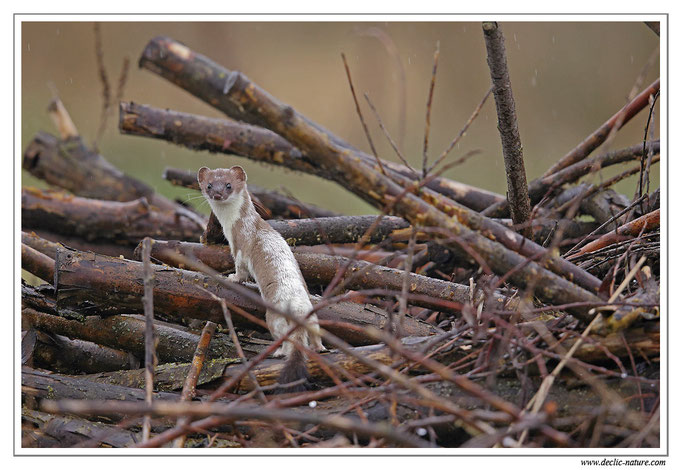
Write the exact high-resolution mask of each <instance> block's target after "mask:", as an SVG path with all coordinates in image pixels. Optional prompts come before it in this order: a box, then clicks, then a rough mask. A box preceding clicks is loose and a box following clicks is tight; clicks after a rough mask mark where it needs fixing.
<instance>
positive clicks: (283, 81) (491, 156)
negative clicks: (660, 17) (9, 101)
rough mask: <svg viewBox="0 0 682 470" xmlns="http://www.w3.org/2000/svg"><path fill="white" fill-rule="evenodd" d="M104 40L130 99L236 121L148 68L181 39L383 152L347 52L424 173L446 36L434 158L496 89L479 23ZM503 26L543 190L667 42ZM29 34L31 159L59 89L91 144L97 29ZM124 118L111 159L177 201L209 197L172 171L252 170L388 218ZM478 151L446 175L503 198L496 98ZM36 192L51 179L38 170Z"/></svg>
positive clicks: (25, 40) (193, 27)
mask: <svg viewBox="0 0 682 470" xmlns="http://www.w3.org/2000/svg"><path fill="white" fill-rule="evenodd" d="M101 30H102V36H103V51H104V62H105V65H106V67H107V70H108V73H109V80H110V82H111V83H112V86H113V87H115V85H116V82H117V80H118V76H119V72H120V67H121V63H122V61H123V58H124V57H126V56H127V57H129V58H130V59H131V68H130V72H129V76H128V84H127V86H126V89H125V93H124V97H123V99H125V100H132V101H135V102H140V103H145V104H149V105H153V106H157V107H164V108H171V109H176V110H179V111H185V112H192V113H199V114H204V115H208V116H213V117H220V116H221V114H220V113H219V112H218V111H216V110H214V109H213V108H211V107H209V106H208V105H206V104H204V103H202V102H200V101H199V100H198V99H196V98H194V97H192V96H191V95H189V94H188V93H186V92H185V91H183V90H181V89H179V88H177V87H175V86H174V85H172V84H170V83H169V82H167V81H165V80H163V79H161V78H159V77H158V76H156V75H154V74H152V73H150V72H148V71H145V70H141V69H139V68H137V65H136V64H137V60H138V59H139V56H140V53H141V52H142V50H143V48H144V46H145V45H146V44H147V42H148V41H149V40H150V39H151V38H153V37H155V36H158V35H166V36H170V37H172V38H174V39H176V40H179V41H181V42H183V43H185V44H186V45H188V46H189V47H190V48H192V49H194V50H195V51H197V52H199V53H202V54H204V55H206V56H208V57H210V58H212V59H213V60H215V61H216V62H218V63H220V64H222V65H224V66H226V67H228V68H231V69H237V70H240V71H241V72H242V73H244V74H246V75H248V76H249V77H250V78H251V79H252V80H253V81H254V82H256V83H257V84H259V85H260V86H262V87H263V88H264V89H266V90H268V92H270V93H271V94H272V95H274V96H276V97H278V98H279V99H280V100H282V101H284V102H286V103H288V104H291V105H292V106H294V107H295V108H296V109H297V110H298V111H300V112H302V113H303V114H305V115H307V116H308V117H309V118H311V119H313V120H315V121H317V122H318V123H320V124H322V125H323V126H325V127H327V128H328V129H330V130H331V131H332V132H334V133H336V134H337V135H339V136H340V137H342V138H344V139H346V140H347V141H349V142H351V143H352V144H354V145H356V146H357V147H359V148H361V149H363V150H365V151H369V146H368V145H367V143H366V140H365V137H364V134H363V132H362V128H361V126H360V123H359V120H358V118H357V116H356V114H355V107H354V104H353V100H352V98H351V95H350V92H349V89H348V84H347V82H346V77H345V73H344V70H343V64H342V61H341V58H340V53H341V52H345V54H346V56H347V57H348V62H349V66H350V68H351V72H352V74H353V79H354V84H355V88H356V91H357V93H358V95H359V98H360V99H361V101H362V106H363V110H364V115H365V119H366V120H367V122H368V124H369V126H370V130H371V132H372V135H373V138H374V142H375V144H376V146H377V149H378V152H379V155H380V156H381V157H383V158H385V159H389V160H394V161H396V160H397V158H396V157H395V155H394V154H393V152H392V150H391V149H390V147H389V145H388V144H387V142H386V139H385V138H384V136H383V135H382V133H381V131H380V130H379V128H378V126H377V125H376V123H375V120H374V119H373V117H372V115H371V112H370V111H369V109H368V108H367V107H366V106H365V104H364V100H362V93H364V92H367V93H368V94H369V95H370V97H371V98H372V100H373V102H374V103H375V105H376V106H377V108H378V110H379V112H380V113H381V115H382V119H383V121H384V123H385V124H386V126H387V127H388V128H389V131H390V132H391V133H392V135H393V136H394V138H395V139H396V140H397V141H399V142H401V143H402V148H403V153H404V154H406V155H408V156H409V160H410V161H411V162H413V163H414V164H415V165H417V166H419V165H420V164H421V149H422V145H423V133H424V115H425V103H426V95H427V91H428V84H429V80H430V74H431V67H432V60H433V51H434V49H435V45H436V42H437V41H440V51H441V52H440V65H439V69H438V76H437V82H436V89H435V96H434V105H433V111H432V117H431V123H432V124H431V137H430V145H429V148H430V152H429V154H430V155H431V157H432V158H435V156H437V155H438V154H439V153H440V152H441V151H442V149H444V148H445V147H446V146H447V145H448V143H449V142H450V140H451V139H452V138H453V137H454V136H455V135H457V133H458V132H459V129H460V128H461V127H462V126H463V124H464V123H465V122H466V120H467V119H468V117H469V116H470V114H471V112H472V111H473V109H474V108H475V107H476V105H477V104H478V102H479V101H480V100H481V98H482V97H483V95H484V94H485V92H486V91H487V89H488V87H489V86H490V77H489V74H488V69H487V65H486V55H485V45H484V42H483V37H482V33H481V28H480V24H478V23H458V22H456V23H452V22H438V23H413V22H391V23H362V22H356V23H338V22H328V23H320V22H309V23H286V22H281V23H264V22H244V23H225V22H212V23H187V22H182V23H180V22H167V23H160V22H156V23H147V22H115V23H114V22H112V23H102V25H101ZM502 30H503V32H504V34H505V37H506V46H507V53H508V61H509V66H510V73H511V79H512V86H513V91H514V96H515V101H516V106H517V111H518V116H519V126H520V131H521V139H522V142H523V145H524V150H525V158H526V169H527V172H528V177H529V179H533V178H535V177H537V176H539V175H540V174H542V173H543V172H544V171H545V169H546V168H548V167H549V166H550V165H551V164H552V163H553V162H555V161H556V160H557V159H558V158H560V157H561V156H562V155H563V154H564V153H566V152H567V151H568V150H570V149H571V148H573V147H574V146H575V145H576V144H577V143H579V142H580V141H581V140H583V139H584V138H585V137H586V136H587V135H588V134H589V133H590V132H592V131H593V130H594V129H595V128H597V127H598V126H599V125H600V124H601V123H602V122H604V121H605V120H606V119H607V118H609V117H610V116H611V115H612V114H613V113H615V112H616V111H617V110H618V109H620V107H621V106H623V104H625V101H626V97H627V95H628V93H629V92H630V89H631V88H632V86H633V84H634V83H635V81H636V79H637V77H638V75H639V74H640V71H641V70H642V67H643V66H644V64H645V63H646V62H647V59H648V58H649V57H650V56H651V55H652V53H655V51H656V47H657V45H658V37H656V36H655V35H654V34H653V33H652V32H651V31H650V30H649V29H648V28H647V27H646V26H645V25H644V24H643V23H628V22H610V23H603V22H584V23H567V22H542V23H502ZM377 31H379V32H380V33H379V34H380V36H379V37H378V36H377V34H376V33H377ZM21 35H22V37H21V43H22V82H21V87H22V89H21V94H22V105H21V111H22V119H21V129H22V148H25V146H26V145H27V144H28V142H29V141H30V139H32V138H33V136H34V135H35V133H36V132H38V131H41V130H45V131H49V132H55V130H54V127H53V125H52V123H51V121H50V120H49V117H48V116H47V113H46V106H47V104H48V102H49V100H50V98H51V93H52V92H51V90H50V88H49V86H48V84H50V83H52V84H54V86H55V87H56V89H57V90H58V92H59V95H60V96H61V98H62V100H63V102H64V103H65V105H66V107H67V108H68V110H69V111H70V113H71V115H72V118H73V120H74V122H75V123H76V125H77V127H78V128H79V131H80V133H81V135H82V136H83V137H84V138H85V139H86V142H91V141H92V140H93V139H94V137H95V135H96V132H97V128H98V125H99V116H100V113H101V104H102V95H101V83H100V81H99V78H98V74H97V67H96V59H95V50H94V49H95V45H94V32H93V24H92V23H89V22H66V23H65V22H62V23H57V22H30V23H24V24H23V25H22V31H21ZM380 37H383V39H384V40H385V39H387V38H389V40H390V41H392V43H393V44H394V45H395V50H396V51H397V57H396V56H395V55H393V56H392V55H391V54H390V53H389V48H387V47H386V46H385V43H384V42H382V41H381V40H380V39H379V38H380ZM398 61H399V63H401V64H402V66H403V67H404V71H405V83H404V86H405V89H406V100H405V109H406V116H405V124H406V126H405V132H404V134H402V135H398V134H399V129H400V109H401V106H400V103H401V93H400V89H401V82H400V78H399V77H400V76H401V72H400V68H399V67H398V65H397V63H398ZM658 70H659V61H658V59H657V60H656V62H655V64H654V66H653V67H652V68H651V69H650V70H649V71H648V73H647V74H646V76H645V77H644V82H643V85H647V84H648V83H650V82H652V81H653V80H654V79H655V78H656V77H658V75H659V72H658ZM646 114H647V113H645V112H642V113H640V115H639V116H637V118H636V119H634V120H633V121H631V122H630V123H629V124H628V125H627V126H626V127H625V128H624V129H623V130H622V131H621V132H620V133H619V135H618V137H617V138H616V140H615V141H614V142H613V144H612V146H611V148H612V149H616V148H621V147H624V146H629V145H633V144H635V143H637V142H641V141H642V137H643V133H644V124H645V120H646ZM117 123H118V109H117V108H115V109H113V110H112V114H111V116H110V118H109V122H108V126H107V131H106V133H105V135H104V136H103V138H102V139H101V140H100V142H98V145H99V148H100V151H101V153H102V154H103V155H105V156H106V158H107V159H109V160H110V161H111V162H112V163H113V164H114V165H116V166H118V167H119V168H121V169H122V170H124V171H125V172H127V173H129V174H131V175H134V176H136V177H138V178H140V179H142V180H144V181H145V182H147V183H149V184H151V185H152V186H153V187H154V188H156V190H158V191H159V192H161V193H162V194H164V195H166V196H170V197H179V198H184V199H186V198H188V197H192V196H194V195H196V193H194V192H192V191H189V190H185V189H181V188H175V187H173V186H171V185H170V184H169V183H167V182H166V181H164V180H163V179H162V178H161V174H162V172H163V169H164V167H166V166H174V167H180V168H186V169H192V170H196V169H197V168H199V167H200V166H203V165H207V166H211V167H220V166H229V165H233V164H236V163H239V164H241V165H243V166H244V167H245V169H246V170H247V172H248V173H249V181H251V182H253V183H255V184H258V185H261V186H265V187H268V188H278V187H285V188H287V189H288V190H289V191H290V192H291V193H293V194H294V195H295V196H296V197H298V198H300V199H301V200H304V201H308V202H314V203H316V204H318V205H320V206H323V207H327V208H329V209H333V210H336V211H340V212H344V213H347V214H362V213H372V212H375V211H374V210H373V209H372V208H371V207H370V206H368V205H367V204H365V203H364V202H362V201H361V200H359V199H358V198H356V197H354V196H352V195H349V194H348V193H347V191H345V190H344V189H343V188H341V187H339V186H338V185H336V184H334V183H330V182H327V181H324V180H321V179H319V178H316V177H313V176H308V175H300V174H295V173H293V172H290V171H283V170H282V169H280V168H272V167H266V166H263V165H260V164H257V163H253V162H251V161H248V160H246V159H243V158H239V157H234V156H226V155H211V154H208V153H206V152H201V153H198V152H192V151H190V150H186V149H182V148H177V147H175V146H173V145H171V144H168V143H165V142H161V141H155V140H149V139H144V138H139V137H132V136H124V135H121V134H119V132H118V129H117ZM656 135H658V120H656ZM471 149H480V150H481V151H482V152H481V154H479V155H477V156H476V157H474V158H473V159H471V160H469V161H468V162H467V163H465V164H464V165H462V166H461V167H457V168H453V169H451V170H450V171H448V172H447V173H446V176H448V177H450V178H453V179H456V180H459V181H463V182H466V183H469V184H472V185H475V186H479V187H481V188H485V189H489V190H492V191H496V192H499V193H502V194H504V192H505V190H506V181H505V175H504V164H503V161H502V158H501V148H500V140H499V135H498V133H497V129H496V117H495V107H494V103H493V101H492V99H491V100H489V102H488V103H486V105H485V107H484V109H483V111H482V112H481V115H480V116H479V118H478V119H477V121H476V122H475V123H474V124H473V126H472V127H471V129H470V131H469V132H468V134H467V136H466V137H465V138H464V139H463V140H462V142H461V143H460V144H459V146H458V148H456V149H455V151H454V152H453V153H452V154H451V155H452V157H451V158H456V157H457V156H458V155H461V154H463V153H464V152H466V151H468V150H471ZM618 171H620V168H618V169H617V170H610V171H605V172H604V175H603V178H607V177H608V176H611V175H613V174H615V173H617V172H618ZM658 178H659V176H658V166H656V167H655V168H654V171H653V172H652V182H651V185H652V188H655V187H657V186H658ZM22 184H23V185H36V184H38V185H39V182H36V181H35V179H33V178H31V177H30V176H29V175H27V173H26V172H24V173H23V181H22ZM634 187H635V178H630V179H628V180H625V181H624V182H621V183H619V184H618V186H617V187H616V189H617V190H619V191H621V192H623V193H625V194H628V195H630V196H631V195H632V193H633V191H634Z"/></svg>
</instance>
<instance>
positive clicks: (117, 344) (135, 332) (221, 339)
mask: <svg viewBox="0 0 682 470" xmlns="http://www.w3.org/2000/svg"><path fill="white" fill-rule="evenodd" d="M21 318H22V322H23V323H25V324H26V325H27V326H31V327H33V328H36V329H37V330H41V331H47V332H50V333H54V334H58V335H64V336H69V337H71V338H77V339H81V340H84V341H89V342H92V343H96V344H99V345H103V346H108V347H111V348H118V349H122V350H124V351H128V352H130V353H132V354H134V355H135V356H136V357H138V358H140V359H141V358H143V357H144V321H143V320H142V319H141V318H140V317H138V316H133V315H111V316H108V317H99V316H96V315H93V316H88V317H86V318H85V319H83V320H82V321H77V320H69V319H67V318H63V317H60V316H57V315H56V314H53V313H45V312H42V311H38V310H35V309H32V308H26V307H25V308H23V309H22V312H21ZM154 329H155V331H156V334H157V338H158V344H157V346H156V352H157V355H158V357H159V362H160V363H161V364H164V363H168V362H189V361H191V360H192V357H193V355H194V351H195V349H196V347H197V345H198V343H199V335H197V334H195V333H192V332H190V331H187V330H186V329H184V328H183V327H181V326H180V325H174V324H172V323H166V322H162V321H160V320H155V321H154ZM241 344H242V349H243V350H244V352H245V354H246V355H247V356H254V355H256V354H258V353H259V352H261V351H262V350H263V349H265V345H266V344H267V342H265V341H260V342H259V341H258V340H255V339H254V340H249V339H248V338H242V339H241ZM236 356H237V353H236V351H235V348H234V345H233V344H232V341H231V340H230V339H229V338H228V337H227V336H226V335H224V334H218V335H216V337H215V338H214V339H213V341H212V342H211V345H210V347H209V350H208V357H209V358H210V359H214V358H219V357H236Z"/></svg>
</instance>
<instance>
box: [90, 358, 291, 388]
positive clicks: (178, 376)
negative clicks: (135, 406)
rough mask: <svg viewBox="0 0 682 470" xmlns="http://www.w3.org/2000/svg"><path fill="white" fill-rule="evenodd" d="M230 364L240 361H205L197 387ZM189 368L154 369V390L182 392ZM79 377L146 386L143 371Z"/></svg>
mask: <svg viewBox="0 0 682 470" xmlns="http://www.w3.org/2000/svg"><path fill="white" fill-rule="evenodd" d="M280 362H282V361H280ZM232 364H241V359H239V358H233V359H230V358H221V359H211V360H209V361H206V362H205V363H204V364H203V367H202V368H201V373H200V374H199V377H198V379H197V385H204V384H207V383H209V382H213V381H214V380H218V379H220V378H221V377H223V376H224V374H225V368H226V367H228V366H229V365H232ZM191 367H192V364H191V363H184V364H176V363H168V364H161V365H158V366H156V367H154V390H162V391H166V392H171V391H174V390H182V387H183V385H184V384H185V378H186V377H187V374H188V373H189V371H190V369H191ZM81 377H82V378H83V379H84V380H89V381H92V382H97V383H103V384H111V385H120V386H123V387H132V388H139V389H144V388H145V385H146V380H145V369H135V370H118V371H113V372H101V373H97V374H88V375H83V376H81ZM178 398H179V397H178Z"/></svg>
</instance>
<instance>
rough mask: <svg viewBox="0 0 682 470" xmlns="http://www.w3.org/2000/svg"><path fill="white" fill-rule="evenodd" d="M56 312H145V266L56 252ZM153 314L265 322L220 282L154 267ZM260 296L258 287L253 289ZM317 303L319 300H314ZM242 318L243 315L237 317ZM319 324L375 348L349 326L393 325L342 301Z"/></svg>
mask: <svg viewBox="0 0 682 470" xmlns="http://www.w3.org/2000/svg"><path fill="white" fill-rule="evenodd" d="M56 266H57V268H56V269H57V275H56V278H55V279H56V282H55V284H56V289H57V309H58V310H59V309H60V308H61V307H68V308H71V309H74V310H76V311H84V312H87V310H88V309H89V308H90V307H91V306H92V305H93V303H94V304H96V305H98V311H99V313H104V314H114V313H138V312H140V311H141V309H142V303H141V298H142V285H141V283H140V279H142V263H139V262H136V261H128V260H124V259H119V258H110V257H107V256H103V255H95V254H93V253H83V252H77V251H74V250H67V249H62V248H59V249H58V250H57V259H56ZM153 268H154V276H155V277H154V278H155V286H154V309H155V314H157V315H161V316H162V317H171V318H175V319H181V318H198V319H201V320H211V321H213V322H214V323H220V324H222V323H223V322H224V318H223V311H222V307H221V304H220V302H218V301H217V300H216V299H215V297H214V295H215V296H217V297H218V298H222V299H225V301H226V302H227V303H228V306H229V305H235V306H236V307H238V308H241V309H244V310H245V311H247V312H248V313H250V314H252V315H254V316H256V317H257V318H260V319H263V318H265V310H264V308H263V306H262V305H260V304H255V303H254V302H253V301H251V299H249V298H247V297H246V296H244V295H241V294H238V293H236V292H235V291H233V290H230V289H227V288H225V287H223V286H222V285H221V284H219V283H218V282H216V281H215V280H213V279H211V278H209V277H207V276H204V275H202V274H199V273H195V272H191V271H186V270H181V269H175V268H170V267H168V266H154V267H153ZM250 287H251V289H252V290H253V291H254V292H255V291H256V290H257V288H256V286H255V285H251V286H250ZM312 300H313V304H315V303H316V302H317V301H318V300H317V298H316V297H315V296H313V297H312ZM237 313H238V312H237ZM317 316H318V318H319V319H320V323H321V324H323V326H325V328H327V329H328V330H329V331H330V332H331V333H333V334H334V335H336V336H338V337H340V338H342V339H344V340H345V341H347V342H349V343H351V344H356V345H362V344H371V343H373V342H374V341H373V340H372V339H371V338H370V337H368V336H367V335H366V334H364V333H363V332H362V331H356V330H355V329H347V328H345V327H344V324H345V323H350V324H353V325H358V326H364V325H374V326H376V327H378V328H383V327H384V326H385V325H386V324H387V323H388V322H389V316H388V314H387V312H385V311H384V310H382V309H380V308H378V307H375V306H372V305H362V304H355V303H350V302H341V303H337V304H334V305H330V306H327V307H324V308H322V309H320V310H318V311H317ZM233 319H234V322H235V325H237V326H239V325H247V326H249V327H251V328H253V327H254V326H256V325H254V324H253V323H251V322H250V321H248V320H247V319H245V318H243V317H242V316H241V315H234V314H233ZM437 331H439V330H438V329H437V328H434V327H432V326H430V325H428V324H427V323H423V322H420V321H418V320H415V319H413V318H410V317H408V318H406V321H405V324H404V328H403V333H404V335H405V336H415V335H416V336H426V335H429V334H434V333H436V332H437Z"/></svg>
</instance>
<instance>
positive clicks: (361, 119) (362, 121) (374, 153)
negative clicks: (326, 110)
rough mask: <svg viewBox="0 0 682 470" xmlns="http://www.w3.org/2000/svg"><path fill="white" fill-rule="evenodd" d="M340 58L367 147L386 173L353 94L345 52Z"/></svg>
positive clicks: (380, 168) (382, 171)
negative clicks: (365, 137)
mask: <svg viewBox="0 0 682 470" xmlns="http://www.w3.org/2000/svg"><path fill="white" fill-rule="evenodd" d="M341 58H342V59H343V66H344V68H345V69H346V76H347V77H348V86H350V93H351V95H353V102H354V103H355V111H357V113H358V117H359V118H360V123H361V124H362V129H363V130H364V131H365V136H367V142H369V147H370V148H371V149H372V155H374V158H376V162H377V165H379V170H380V171H381V173H383V174H384V175H385V174H386V171H384V166H383V165H382V164H381V159H380V158H379V155H378V154H377V149H376V148H374V142H372V136H371V135H370V133H369V129H368V128H367V124H366V123H365V118H363V117H362V111H361V110H360V103H358V97H357V96H356V95H355V88H354V87H353V79H352V78H351V76H350V69H349V68H348V61H347V60H346V54H344V53H343V52H342V53H341Z"/></svg>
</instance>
